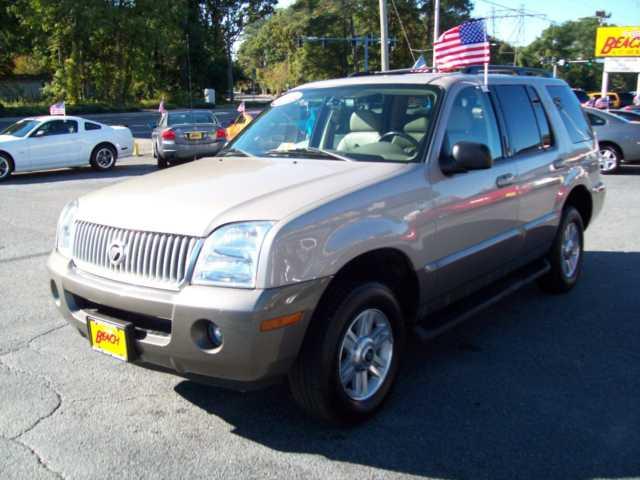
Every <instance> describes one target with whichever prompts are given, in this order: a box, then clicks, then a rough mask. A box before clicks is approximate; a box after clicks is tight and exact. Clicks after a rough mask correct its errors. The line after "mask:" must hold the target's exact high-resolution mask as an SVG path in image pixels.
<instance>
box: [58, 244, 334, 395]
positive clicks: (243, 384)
mask: <svg viewBox="0 0 640 480" xmlns="http://www.w3.org/2000/svg"><path fill="white" fill-rule="evenodd" d="M47 266H48V269H49V272H50V274H51V289H52V292H53V296H54V300H55V303H56V305H57V307H58V310H60V312H61V313H62V315H63V316H64V317H65V318H66V320H67V321H68V322H69V323H70V324H71V325H73V326H74V327H75V328H76V329H78V331H79V332H80V333H81V334H82V335H83V336H85V337H87V336H88V329H87V316H88V315H93V316H96V317H98V318H106V319H115V320H119V321H128V322H131V323H133V324H134V327H135V333H136V335H135V338H134V341H133V350H134V352H133V353H134V355H135V357H134V360H133V363H136V364H139V365H142V366H146V367H150V368H156V369H160V370H168V371H172V372H175V373H177V374H179V375H182V376H185V377H189V378H198V379H203V377H204V378H206V379H207V380H210V381H211V382H212V383H217V384H221V385H224V386H228V387H232V388H238V389H241V390H243V389H249V388H254V387H256V386H260V385H262V384H264V383H270V382H271V381H273V379H275V378H277V377H280V376H282V375H285V374H286V373H287V372H288V371H289V369H290V367H291V365H292V364H293V362H294V360H295V358H296V357H297V355H298V351H299V350H300V346H301V345H302V340H303V338H304V334H305V332H306V329H307V326H308V324H309V321H310V319H311V315H312V313H313V309H314V308H315V306H316V305H317V303H318V301H319V299H320V296H321V295H322V293H323V292H324V290H325V288H326V285H327V284H328V282H329V279H328V278H324V279H319V280H313V281H309V282H304V283H300V284H296V285H290V286H285V287H280V288H274V289H265V290H258V289H256V290H244V289H234V288H222V287H204V286H195V285H187V286H185V287H183V288H182V289H181V290H179V291H166V290H158V289H150V288H144V287H137V286H133V285H128V284H123V283H118V282H113V281H111V280H107V279H103V278H99V277H95V276H93V275H90V274H87V273H84V272H81V271H79V270H78V269H77V268H76V267H75V266H74V264H73V262H71V261H69V260H68V259H67V258H65V257H63V256H61V255H60V254H59V253H57V252H56V251H54V252H53V253H52V254H51V255H50V256H49V260H48V263H47ZM296 312H304V314H303V316H302V319H301V320H300V321H299V322H298V323H296V324H294V325H290V326H288V327H284V328H280V329H277V330H271V331H267V332H261V331H260V324H261V322H262V321H263V320H266V319H271V318H276V317H280V316H285V315H291V314H293V313H296ZM203 319H204V320H209V321H213V322H214V323H215V324H216V325H218V327H220V329H221V331H222V333H223V339H224V341H223V344H222V346H221V347H220V348H218V349H216V350H203V349H201V348H200V347H199V346H198V344H197V343H196V341H195V336H196V335H197V331H196V330H197V322H198V321H199V320H200V321H202V320H203ZM158 325H160V327H158ZM88 346H89V345H87V347H88Z"/></svg>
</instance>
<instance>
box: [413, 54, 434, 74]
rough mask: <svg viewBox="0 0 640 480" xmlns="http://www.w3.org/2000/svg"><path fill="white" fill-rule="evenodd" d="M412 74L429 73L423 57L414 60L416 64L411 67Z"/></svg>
mask: <svg viewBox="0 0 640 480" xmlns="http://www.w3.org/2000/svg"><path fill="white" fill-rule="evenodd" d="M411 71H412V72H416V73H418V72H429V71H430V68H429V67H428V66H427V61H426V60H425V59H424V56H422V55H420V56H419V57H418V59H417V60H416V63H414V64H413V67H411Z"/></svg>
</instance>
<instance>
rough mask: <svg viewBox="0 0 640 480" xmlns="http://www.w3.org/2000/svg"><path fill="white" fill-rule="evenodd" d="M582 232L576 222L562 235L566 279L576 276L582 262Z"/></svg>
mask: <svg viewBox="0 0 640 480" xmlns="http://www.w3.org/2000/svg"><path fill="white" fill-rule="evenodd" d="M580 242H581V240H580V232H579V231H578V227H577V226H576V224H575V223H574V222H570V223H568V224H567V227H566V228H565V229H564V233H563V234H562V272H563V273H564V275H565V277H566V278H571V277H573V276H574V275H575V273H576V269H577V268H578V262H579V260H580V252H581V248H580V247H581V245H580Z"/></svg>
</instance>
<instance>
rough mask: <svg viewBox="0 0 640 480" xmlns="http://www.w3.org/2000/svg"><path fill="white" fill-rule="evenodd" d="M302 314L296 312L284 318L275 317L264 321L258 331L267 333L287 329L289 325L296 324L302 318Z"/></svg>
mask: <svg viewBox="0 0 640 480" xmlns="http://www.w3.org/2000/svg"><path fill="white" fill-rule="evenodd" d="M302 314H303V312H296V313H293V314H291V315H286V316H284V317H276V318H271V319H269V320H265V321H263V322H262V323H261V324H260V331H261V332H268V331H269V330H276V329H278V328H283V327H288V326H289V325H293V324H294V323H298V322H299V321H300V319H301V318H302Z"/></svg>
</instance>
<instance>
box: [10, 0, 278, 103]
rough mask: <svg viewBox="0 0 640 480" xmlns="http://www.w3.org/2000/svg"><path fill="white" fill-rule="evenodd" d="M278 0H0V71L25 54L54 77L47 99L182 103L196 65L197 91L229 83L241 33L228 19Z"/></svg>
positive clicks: (241, 19)
mask: <svg viewBox="0 0 640 480" xmlns="http://www.w3.org/2000/svg"><path fill="white" fill-rule="evenodd" d="M274 3H275V0H240V1H231V0H82V1H78V0H0V21H2V24H3V29H2V30H1V33H0V47H1V48H0V75H1V74H2V73H3V71H4V73H7V72H9V71H11V69H12V68H13V60H14V59H15V58H16V57H17V56H18V55H20V54H26V55H28V57H29V65H30V66H35V68H36V69H38V68H40V69H41V70H42V71H43V72H44V73H48V74H49V75H50V76H51V78H52V80H51V82H50V83H49V84H48V85H47V87H46V88H45V90H44V93H45V94H46V96H47V99H48V100H62V99H64V100H66V101H67V102H70V103H85V102H87V101H101V102H107V103H109V104H113V105H125V104H127V103H130V102H133V101H138V100H139V99H141V98H153V97H162V96H164V97H165V98H166V99H167V100H169V99H172V98H174V97H175V98H176V99H177V100H179V101H180V102H182V100H183V97H184V96H185V95H187V96H188V92H189V83H190V82H189V66H190V67H191V73H192V75H191V77H192V81H191V84H192V89H193V95H194V97H195V98H199V97H201V95H202V89H203V88H205V87H213V88H215V89H216V90H217V91H219V92H221V91H223V90H225V89H226V87H227V82H228V79H227V77H226V72H227V66H228V64H230V57H229V55H227V53H226V52H227V51H228V50H230V48H231V45H233V42H235V39H236V38H237V35H238V32H237V31H234V32H231V33H229V32H228V31H227V29H226V27H224V28H223V26H222V25H223V23H224V22H226V23H225V25H226V26H227V27H228V28H229V29H232V27H233V28H236V29H239V28H240V29H241V28H243V27H244V25H245V24H246V23H247V22H248V21H249V20H253V19H254V18H255V16H256V15H257V14H262V13H269V12H270V11H271V10H270V9H271V8H272V5H273V4H274ZM5 17H7V20H5ZM7 24H9V25H16V26H17V27H16V30H15V32H13V31H11V30H10V29H7V30H6V31H5V27H4V26H5V25H7ZM234 35H235V36H234ZM5 37H6V38H5ZM187 44H188V46H189V48H188V47H187ZM9 52H10V53H9ZM5 58H6V59H8V60H6V59H5ZM3 65H6V66H5V67H4V70H3Z"/></svg>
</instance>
